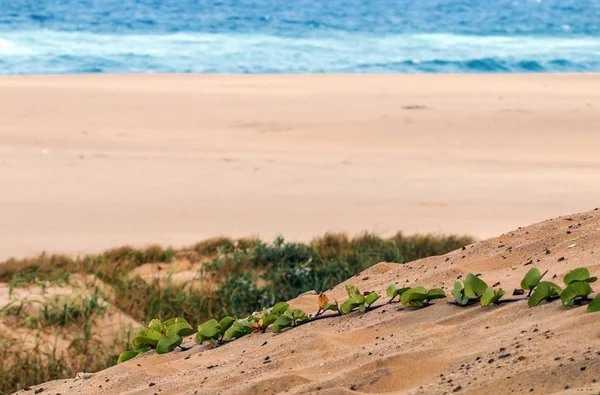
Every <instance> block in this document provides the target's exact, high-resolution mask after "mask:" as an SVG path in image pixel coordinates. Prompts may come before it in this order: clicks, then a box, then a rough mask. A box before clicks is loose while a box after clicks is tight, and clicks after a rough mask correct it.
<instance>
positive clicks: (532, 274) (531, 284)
mask: <svg viewBox="0 0 600 395" xmlns="http://www.w3.org/2000/svg"><path fill="white" fill-rule="evenodd" d="M546 273H548V270H546V271H545V272H544V273H543V274H541V273H540V271H539V270H538V268H536V267H534V268H531V269H529V271H528V272H527V274H525V277H524V278H523V280H522V281H521V288H523V289H524V290H526V291H529V294H528V295H527V296H531V293H532V292H533V290H534V289H535V287H537V286H538V284H539V283H540V281H541V280H542V278H544V276H545V275H546Z"/></svg>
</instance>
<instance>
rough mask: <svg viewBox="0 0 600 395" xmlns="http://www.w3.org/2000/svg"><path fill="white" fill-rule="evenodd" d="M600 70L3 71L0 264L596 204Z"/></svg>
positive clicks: (473, 221) (488, 230)
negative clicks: (46, 255) (47, 254)
mask: <svg viewBox="0 0 600 395" xmlns="http://www.w3.org/2000/svg"><path fill="white" fill-rule="evenodd" d="M598 92H600V75H598V74H592V75H583V74H581V75H567V74H560V75H547V74H544V75H339V76H332V75H321V76H319V75H305V76H301V75H294V76H290V75H280V76H258V75H255V76H226V75H222V76H210V75H123V76H119V75H98V76H87V75H86V76H22V77H5V76H2V77H0V185H1V189H0V192H1V193H0V219H1V220H2V226H1V227H0V260H2V259H6V258H8V257H11V256H17V257H23V256H27V255H31V254H37V253H39V252H41V251H43V250H46V251H52V252H64V253H66V254H71V255H74V254H80V253H81V254H85V253H90V252H97V251H100V250H104V249H106V248H112V247H115V246H117V245H120V244H122V243H124V242H127V243H132V244H134V245H138V246H143V245H146V244H148V243H161V244H174V245H185V244H192V243H195V242H197V241H198V240H202V239H206V238H209V237H214V236H218V235H221V234H222V235H225V236H228V237H234V238H236V237H246V236H251V235H257V236H259V237H260V238H262V239H263V240H269V239H273V238H274V237H275V236H277V235H278V234H282V235H284V236H285V237H286V238H287V239H290V240H300V241H307V240H309V239H311V238H312V237H314V236H315V235H320V234H323V233H326V232H327V231H333V232H349V233H351V234H354V233H358V232H362V231H365V230H367V231H374V232H378V233H381V234H382V235H388V234H393V233H396V232H397V231H399V230H401V231H403V232H406V233H409V234H412V233H429V232H433V233H446V234H463V233H465V232H468V233H469V234H471V235H473V236H476V237H478V238H482V239H483V238H488V237H492V236H494V235H496V234H499V233H501V232H503V231H505V230H506V229H512V228H516V227H518V226H521V225H527V224H530V223H533V222H537V221H541V220H543V219H545V218H550V217H553V216H557V215H562V214H565V213H569V212H578V211H583V210H586V209H588V208H589V207H592V206H594V205H595V204H596V203H595V201H596V200H597V197H598V196H600V183H599V182H597V181H598V175H599V174H600V156H599V155H598V147H599V146H600V134H599V133H598V130H600V95H599V94H598Z"/></svg>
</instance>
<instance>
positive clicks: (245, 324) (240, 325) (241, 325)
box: [225, 316, 283, 340]
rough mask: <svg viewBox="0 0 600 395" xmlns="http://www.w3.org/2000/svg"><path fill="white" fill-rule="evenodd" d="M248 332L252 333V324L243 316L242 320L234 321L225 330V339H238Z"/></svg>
mask: <svg viewBox="0 0 600 395" xmlns="http://www.w3.org/2000/svg"><path fill="white" fill-rule="evenodd" d="M282 317H283V316H282ZM249 333H252V326H251V325H250V321H249V319H248V318H245V319H243V320H237V321H235V322H234V323H233V325H231V327H230V328H229V329H227V330H226V331H225V339H228V340H231V339H233V338H236V339H238V338H240V337H243V336H246V335H247V334H249Z"/></svg>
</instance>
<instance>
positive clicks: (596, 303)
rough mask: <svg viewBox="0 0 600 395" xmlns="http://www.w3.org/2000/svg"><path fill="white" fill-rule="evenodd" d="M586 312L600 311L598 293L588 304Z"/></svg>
mask: <svg viewBox="0 0 600 395" xmlns="http://www.w3.org/2000/svg"><path fill="white" fill-rule="evenodd" d="M587 311H588V313H597V312H600V294H598V295H596V297H595V298H594V299H593V300H592V301H591V302H590V304H588V308H587Z"/></svg>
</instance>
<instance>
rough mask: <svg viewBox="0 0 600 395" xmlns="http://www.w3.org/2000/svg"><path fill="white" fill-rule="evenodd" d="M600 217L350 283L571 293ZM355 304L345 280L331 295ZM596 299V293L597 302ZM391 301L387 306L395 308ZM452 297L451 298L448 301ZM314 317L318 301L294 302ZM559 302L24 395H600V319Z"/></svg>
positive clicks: (189, 355) (277, 344)
mask: <svg viewBox="0 0 600 395" xmlns="http://www.w3.org/2000/svg"><path fill="white" fill-rule="evenodd" d="M598 255H600V211H598V210H596V211H590V212H586V213H582V214H577V215H573V216H570V217H563V218H556V219H554V220H551V221H544V222H542V223H538V224H535V225H531V226H528V227H525V228H521V229H517V230H515V231H511V232H508V233H506V234H503V235H501V236H498V237H495V238H492V239H489V240H486V241H483V242H478V243H475V244H473V245H470V246H467V247H466V248H465V249H459V250H456V251H453V252H450V253H449V254H446V255H444V256H436V257H430V258H425V259H423V260H419V261H415V262H411V263H408V264H405V265H401V264H395V263H380V264H377V265H375V266H373V267H371V268H369V269H367V270H366V271H364V272H363V273H361V274H358V275H356V276H354V277H352V278H350V279H349V280H347V281H346V284H352V285H355V286H358V287H359V289H360V290H361V291H377V292H379V293H380V294H382V295H385V289H386V288H387V286H388V285H389V284H391V283H397V284H399V287H400V286H401V285H404V286H409V287H414V286H417V285H422V286H425V287H426V288H427V289H430V288H434V287H442V288H443V289H444V290H445V292H446V293H448V294H449V289H451V288H452V286H453V284H454V282H455V281H456V279H457V278H461V277H460V276H463V277H462V278H463V279H464V276H465V275H466V274H467V273H469V272H472V273H474V274H478V273H481V278H482V279H483V280H484V281H486V282H487V284H488V285H490V286H491V285H492V284H494V285H495V286H496V288H503V289H505V290H506V291H507V296H506V298H512V297H513V296H512V293H513V290H514V289H515V288H520V282H521V279H522V278H523V277H524V276H525V273H527V271H528V270H529V269H530V268H532V267H537V268H539V270H540V271H542V272H544V271H545V270H548V274H547V275H546V277H545V279H544V280H545V281H553V282H556V283H557V284H559V285H561V286H564V284H563V276H564V275H565V274H567V273H568V272H569V271H570V270H572V269H575V268H577V267H587V268H588V269H589V270H590V272H591V273H592V275H597V274H598V273H600V263H599V261H598ZM592 286H593V288H595V289H596V291H598V284H597V283H594V284H592ZM327 295H328V297H329V299H330V300H334V299H335V300H338V301H340V302H342V301H344V300H346V299H347V295H346V292H345V291H344V284H340V285H338V286H336V287H335V288H334V289H332V290H330V291H329V292H327ZM592 296H595V294H593V295H592ZM388 299H389V298H388V297H387V296H383V297H382V298H381V300H379V301H377V302H376V304H377V305H381V304H385V303H386V302H387V300H388ZM452 299H453V297H451V296H449V298H448V300H452ZM290 304H291V305H292V307H295V308H302V309H305V310H306V312H307V313H313V314H314V313H315V312H316V307H317V296H316V295H310V294H309V295H304V296H300V297H299V298H297V299H294V300H293V301H291V302H290ZM586 310H587V307H584V306H580V307H576V308H571V309H569V308H565V307H564V306H563V305H562V303H561V302H560V301H554V302H552V303H543V304H541V305H540V306H538V307H535V308H529V307H528V306H527V302H526V301H525V300H520V301H517V302H514V303H504V304H500V305H499V306H495V305H493V306H488V307H485V308H483V307H481V306H479V305H478V304H475V305H472V306H469V307H462V308H461V307H459V306H453V305H450V304H448V303H446V300H436V301H435V304H434V305H432V306H430V307H427V308H424V309H406V308H403V307H402V306H401V305H399V304H390V305H387V306H383V307H381V308H378V309H377V310H374V311H369V312H367V313H366V314H360V313H358V312H353V313H350V314H349V315H347V316H341V317H340V316H335V317H331V318H327V319H323V320H318V321H313V322H310V323H308V324H306V325H303V326H300V327H298V328H293V329H290V330H286V331H284V332H282V333H280V334H274V333H272V332H271V331H267V332H266V333H253V334H251V335H248V336H246V337H244V338H241V339H239V340H236V341H233V342H230V343H227V344H225V345H222V346H220V347H218V348H213V347H212V346H209V345H194V342H193V338H192V337H189V338H187V339H186V340H185V343H184V346H192V347H191V348H190V349H188V350H186V351H181V350H177V351H174V352H172V353H169V354H164V355H157V354H155V353H154V351H151V352H148V353H146V354H144V355H142V356H139V357H137V358H135V359H133V360H130V361H128V362H126V363H124V364H121V365H118V366H114V367H111V368H109V369H106V370H103V371H101V372H98V373H95V374H94V375H92V376H91V378H89V379H83V380H81V379H79V380H78V379H73V378H69V379H61V380H56V381H54V382H49V383H45V384H41V385H38V386H35V387H32V388H31V389H30V390H29V391H21V392H19V393H20V394H31V393H33V391H36V390H39V388H43V393H51V394H54V393H61V394H65V393H69V394H70V393H78V394H153V393H160V394H180V393H185V394H273V393H283V392H285V393H290V394H316V393H318V394H331V395H333V394H357V393H359V394H369V393H394V394H448V393H459V394H482V395H484V394H486V395H487V394H511V393H512V394H523V393H533V394H554V393H561V394H581V393H584V394H596V393H598V391H600V381H598V380H600V376H599V373H600V358H599V355H600V329H599V327H598V322H600V321H599V319H600V313H587V312H586Z"/></svg>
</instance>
